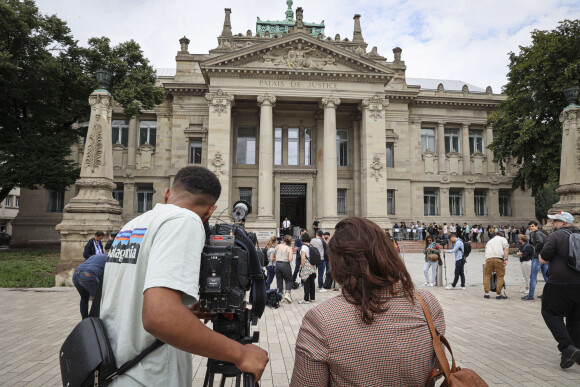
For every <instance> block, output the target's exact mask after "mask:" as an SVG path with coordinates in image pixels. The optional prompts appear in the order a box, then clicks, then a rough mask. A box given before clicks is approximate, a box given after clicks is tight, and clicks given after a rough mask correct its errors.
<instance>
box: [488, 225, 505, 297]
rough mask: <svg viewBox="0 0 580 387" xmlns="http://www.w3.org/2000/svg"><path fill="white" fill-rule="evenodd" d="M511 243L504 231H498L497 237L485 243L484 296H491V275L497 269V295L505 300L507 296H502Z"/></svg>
mask: <svg viewBox="0 0 580 387" xmlns="http://www.w3.org/2000/svg"><path fill="white" fill-rule="evenodd" d="M508 255H509V243H508V241H507V239H505V237H504V233H503V231H496V233H495V237H493V238H492V239H490V240H489V242H487V244H486V245H485V269H484V278H483V290H484V292H485V294H484V296H483V297H484V298H491V297H490V295H489V287H490V280H491V275H492V274H493V272H494V271H495V273H496V275H497V287H496V290H495V292H496V296H495V298H496V299H497V300H504V299H506V298H507V297H506V296H502V294H501V290H502V288H503V277H504V276H505V267H506V265H507V262H508Z"/></svg>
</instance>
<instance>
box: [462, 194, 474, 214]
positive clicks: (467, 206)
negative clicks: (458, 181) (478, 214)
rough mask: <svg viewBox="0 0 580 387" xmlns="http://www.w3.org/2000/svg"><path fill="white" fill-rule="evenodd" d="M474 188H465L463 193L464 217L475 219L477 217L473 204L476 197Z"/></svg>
mask: <svg viewBox="0 0 580 387" xmlns="http://www.w3.org/2000/svg"><path fill="white" fill-rule="evenodd" d="M473 194H474V189H473V188H465V190H464V192H463V200H464V201H463V209H464V210H465V212H464V214H463V216H465V217H467V218H473V217H474V216H475V206H474V203H473V200H474V197H473Z"/></svg>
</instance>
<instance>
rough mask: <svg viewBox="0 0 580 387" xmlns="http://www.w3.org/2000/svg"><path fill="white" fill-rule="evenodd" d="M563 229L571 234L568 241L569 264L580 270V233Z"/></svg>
mask: <svg viewBox="0 0 580 387" xmlns="http://www.w3.org/2000/svg"><path fill="white" fill-rule="evenodd" d="M563 231H564V232H565V233H566V234H568V235H570V239H569V241H568V259H567V263H568V266H569V267H570V268H572V269H573V270H575V271H580V233H577V232H572V231H570V230H566V229H564V230H563Z"/></svg>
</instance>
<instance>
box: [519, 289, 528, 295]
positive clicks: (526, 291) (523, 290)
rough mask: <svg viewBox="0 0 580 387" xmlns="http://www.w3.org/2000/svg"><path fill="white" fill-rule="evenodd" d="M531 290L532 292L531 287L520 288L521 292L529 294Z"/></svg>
mask: <svg viewBox="0 0 580 387" xmlns="http://www.w3.org/2000/svg"><path fill="white" fill-rule="evenodd" d="M529 292H530V290H529V289H526V288H524V289H520V293H524V294H528V293H529Z"/></svg>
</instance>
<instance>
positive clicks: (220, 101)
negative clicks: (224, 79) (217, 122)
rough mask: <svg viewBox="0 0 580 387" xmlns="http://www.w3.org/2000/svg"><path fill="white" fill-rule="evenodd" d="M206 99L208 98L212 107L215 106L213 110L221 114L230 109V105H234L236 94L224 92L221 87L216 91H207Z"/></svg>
mask: <svg viewBox="0 0 580 387" xmlns="http://www.w3.org/2000/svg"><path fill="white" fill-rule="evenodd" d="M205 99H207V100H208V102H209V106H210V108H212V107H213V112H214V113H217V115H218V116H221V115H222V113H225V112H226V111H227V110H228V107H231V106H233V105H234V96H233V95H231V94H227V93H224V92H223V91H222V90H221V89H219V90H218V91H217V92H215V93H207V94H206V95H205Z"/></svg>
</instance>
